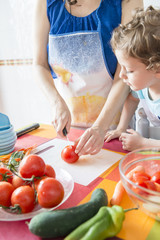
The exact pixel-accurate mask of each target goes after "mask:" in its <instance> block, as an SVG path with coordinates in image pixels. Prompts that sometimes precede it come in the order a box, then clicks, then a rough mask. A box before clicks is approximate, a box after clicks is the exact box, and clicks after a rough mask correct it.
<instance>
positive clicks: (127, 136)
mask: <svg viewBox="0 0 160 240" xmlns="http://www.w3.org/2000/svg"><path fill="white" fill-rule="evenodd" d="M126 131H127V132H128V133H122V134H121V136H120V138H119V140H120V141H121V142H122V148H123V149H124V150H128V151H133V150H136V149H138V148H142V147H144V142H145V138H143V137H142V136H141V135H140V134H139V133H138V132H136V131H134V130H133V129H127V130H126Z"/></svg>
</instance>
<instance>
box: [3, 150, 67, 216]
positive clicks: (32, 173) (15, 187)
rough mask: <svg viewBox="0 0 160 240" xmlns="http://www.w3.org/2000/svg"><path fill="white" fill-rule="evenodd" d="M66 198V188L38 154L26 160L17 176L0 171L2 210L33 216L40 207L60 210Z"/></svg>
mask: <svg viewBox="0 0 160 240" xmlns="http://www.w3.org/2000/svg"><path fill="white" fill-rule="evenodd" d="M63 197H64V188H63V185H62V184H61V183H60V182H59V181H58V180H57V179H56V173H55V170H54V169H53V168H52V166H51V165H48V164H45V162H44V160H43V159H42V158H41V157H39V156H38V155H36V154H31V155H28V156H26V157H24V158H23V159H22V160H21V162H20V164H19V168H18V171H17V172H14V173H13V171H11V170H9V169H8V168H7V167H0V206H2V207H3V208H9V209H10V210H11V211H15V209H16V210H20V212H21V213H28V212H31V211H32V210H33V209H34V207H35V205H36V204H37V202H38V204H39V205H40V206H41V207H44V208H52V207H55V206H57V205H58V204H59V203H60V202H61V201H62V199H63Z"/></svg>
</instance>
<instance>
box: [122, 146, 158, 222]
mask: <svg viewBox="0 0 160 240" xmlns="http://www.w3.org/2000/svg"><path fill="white" fill-rule="evenodd" d="M137 166H139V167H137ZM137 168H142V169H143V170H142V172H143V171H144V172H145V173H147V174H149V175H150V176H153V175H155V173H157V172H160V148H159V149H158V148H157V149H138V150H136V151H132V152H130V153H128V154H127V155H125V156H124V157H123V158H122V159H121V160H120V163H119V171H120V178H121V181H122V184H123V186H124V188H125V190H126V192H127V194H128V195H129V197H130V199H131V200H132V201H133V203H134V204H135V205H136V206H137V207H138V208H139V209H140V210H142V211H143V212H145V213H146V214H147V215H149V216H150V217H152V218H154V219H156V220H158V221H160V188H159V189H158V188H157V187H156V189H154V188H155V186H154V188H153V187H152V184H153V179H152V181H151V179H150V180H149V182H152V184H151V187H149V188H148V186H147V187H146V186H145V187H144V186H143V184H140V185H139V184H138V183H137V182H136V181H134V180H133V176H132V175H133V174H131V173H132V172H134V169H137ZM131 171H132V172H131ZM129 172H130V173H129ZM128 173H129V174H128ZM131 176H132V177H131ZM153 185H154V184H153ZM156 186H160V184H158V185H157V183H156Z"/></svg>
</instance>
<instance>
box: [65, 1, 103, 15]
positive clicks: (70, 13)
mask: <svg viewBox="0 0 160 240" xmlns="http://www.w3.org/2000/svg"><path fill="white" fill-rule="evenodd" d="M62 1H63V4H64V8H65V11H66V12H67V14H69V15H70V16H72V17H73V18H79V19H82V18H87V17H89V16H91V15H92V14H94V12H96V11H97V10H98V9H99V8H100V6H101V3H102V1H103V0H100V3H99V5H98V7H97V8H96V9H94V10H93V11H92V12H90V13H87V14H84V16H77V15H74V14H73V13H72V11H71V12H70V11H69V9H67V8H66V6H65V4H66V1H67V0H62ZM72 7H73V5H72ZM77 8H79V10H80V8H81V6H77Z"/></svg>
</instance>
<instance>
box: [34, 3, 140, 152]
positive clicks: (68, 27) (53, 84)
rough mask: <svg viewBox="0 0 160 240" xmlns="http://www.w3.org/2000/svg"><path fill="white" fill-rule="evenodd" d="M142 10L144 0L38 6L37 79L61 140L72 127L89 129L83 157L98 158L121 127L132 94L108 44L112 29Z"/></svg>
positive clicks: (81, 145) (79, 147)
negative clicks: (122, 112)
mask: <svg viewBox="0 0 160 240" xmlns="http://www.w3.org/2000/svg"><path fill="white" fill-rule="evenodd" d="M142 6H143V1H142V0H130V1H128V0H124V1H123V2H121V0H117V1H113V0H73V1H71V0H64V1H63V0H46V1H44V0H37V4H36V11H35V24H34V47H33V49H34V74H35V79H36V80H37V81H38V83H39V85H40V87H41V88H42V90H43V91H44V93H45V95H46V96H47V98H48V99H49V102H50V104H51V112H52V119H53V125H54V127H55V129H56V131H57V133H58V134H59V135H60V136H61V137H62V136H63V134H64V131H63V130H64V129H66V130H67V132H69V130H70V126H71V124H72V125H73V126H80V127H88V128H87V129H86V131H85V132H84V134H83V135H82V136H81V138H80V139H78V140H77V141H76V143H75V145H76V152H77V153H78V154H79V155H82V154H96V153H97V152H99V151H100V149H101V148H102V146H103V143H104V138H105V134H106V132H107V130H108V129H111V128H115V127H116V125H117V124H118V119H119V116H120V108H121V107H122V104H123V102H124V100H125V99H126V97H127V95H128V92H129V88H128V87H127V86H125V85H124V83H123V81H122V80H120V79H119V77H118V75H119V70H120V67H119V66H117V61H116V58H115V56H114V54H113V52H112V50H111V47H110V45H109V42H110V38H111V33H112V31H113V29H114V28H115V27H117V26H118V25H119V24H120V23H121V22H122V23H125V22H128V21H129V20H130V18H131V10H132V9H134V8H136V7H142ZM121 10H122V11H121ZM53 79H54V81H53ZM117 113H118V116H116V115H117ZM113 120H114V121H113Z"/></svg>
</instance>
